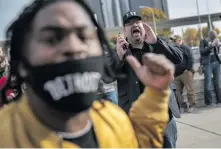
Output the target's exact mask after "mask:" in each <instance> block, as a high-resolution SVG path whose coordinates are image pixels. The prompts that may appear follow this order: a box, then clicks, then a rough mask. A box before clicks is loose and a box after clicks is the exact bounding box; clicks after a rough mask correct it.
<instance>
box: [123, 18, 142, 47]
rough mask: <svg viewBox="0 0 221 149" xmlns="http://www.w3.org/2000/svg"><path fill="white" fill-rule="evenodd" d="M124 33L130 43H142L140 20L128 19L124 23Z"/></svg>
mask: <svg viewBox="0 0 221 149" xmlns="http://www.w3.org/2000/svg"><path fill="white" fill-rule="evenodd" d="M124 33H125V36H126V37H127V38H128V40H129V42H130V43H131V42H132V43H142V42H143V41H144V36H145V30H144V27H143V22H142V20H140V19H138V18H131V19H129V20H128V21H127V22H126V23H125V27H124Z"/></svg>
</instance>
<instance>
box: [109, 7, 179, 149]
mask: <svg viewBox="0 0 221 149" xmlns="http://www.w3.org/2000/svg"><path fill="white" fill-rule="evenodd" d="M123 24H124V35H122V34H120V35H119V37H118V39H117V44H116V56H115V57H116V58H117V62H113V61H111V60H110V64H111V66H112V68H113V69H114V70H115V72H117V73H123V74H126V75H127V77H126V78H120V79H118V80H117V83H118V95H119V96H118V97H119V106H120V107H121V108H122V109H124V111H125V112H127V113H128V112H129V111H130V108H131V106H132V104H133V103H134V102H135V101H136V100H137V97H139V96H140V94H141V93H142V92H143V91H144V88H145V86H144V85H143V84H142V82H140V81H139V79H138V78H137V76H136V73H135V72H134V71H133V69H132V68H131V66H130V65H129V64H128V63H127V61H126V57H127V56H128V55H133V56H134V57H136V58H137V60H138V61H139V62H141V63H142V59H143V55H144V54H145V53H156V54H162V55H164V56H165V57H167V58H168V59H169V60H170V61H171V62H172V63H174V64H178V63H180V62H181V60H182V53H181V52H180V50H179V48H177V47H174V46H171V45H170V44H167V43H166V42H165V41H163V40H162V39H161V38H158V37H157V36H156V34H155V33H154V32H153V30H152V28H151V27H150V26H149V25H148V24H146V23H144V22H143V21H142V18H141V16H139V15H138V14H137V13H136V12H132V11H129V12H127V13H126V14H125V15H124V16H123ZM171 99H172V98H171ZM170 102H173V103H175V104H169V105H177V101H176V100H173V99H172V100H170ZM176 107H177V108H174V107H171V108H170V110H169V114H170V121H169V122H168V125H169V126H168V128H172V129H170V131H166V132H167V133H168V132H171V133H170V134H169V135H166V137H169V138H167V139H164V145H165V146H164V147H166V148H170V147H175V146H176V145H175V144H176V138H177V137H176V135H177V134H176V130H177V129H176V122H175V120H174V119H173V114H174V113H175V114H176V113H179V108H178V106H176ZM171 111H172V112H171ZM179 114H180V113H179ZM171 125H172V126H171Z"/></svg>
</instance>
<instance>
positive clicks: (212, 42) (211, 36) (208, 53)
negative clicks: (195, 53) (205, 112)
mask: <svg viewBox="0 0 221 149" xmlns="http://www.w3.org/2000/svg"><path fill="white" fill-rule="evenodd" d="M199 48H200V55H201V64H202V65H203V73H204V77H205V80H204V99H205V104H206V105H207V106H217V104H218V103H220V102H221V91H220V64H221V61H220V58H219V55H218V54H219V51H220V42H219V40H218V39H217V34H216V32H215V31H209V32H208V38H206V39H203V40H201V41H200V47H199ZM212 76H213V80H214V81H213V84H214V88H215V94H216V102H215V103H213V100H212V91H211V90H212V82H211V78H212Z"/></svg>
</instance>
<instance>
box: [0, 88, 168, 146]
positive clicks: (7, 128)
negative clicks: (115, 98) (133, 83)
mask: <svg viewBox="0 0 221 149" xmlns="http://www.w3.org/2000/svg"><path fill="white" fill-rule="evenodd" d="M168 98H169V90H168V91H165V92H159V91H156V90H154V89H151V88H148V89H147V88H146V89H145V91H144V93H143V94H142V95H141V96H140V97H139V99H138V100H137V101H136V102H135V103H134V104H133V106H132V108H131V111H130V114H129V117H130V118H129V117H128V116H127V115H126V114H125V113H124V112H123V110H121V109H120V108H119V107H118V106H116V105H113V104H112V103H110V102H108V101H105V102H104V104H102V103H101V102H100V101H96V102H94V104H93V106H92V108H91V109H90V117H91V120H92V122H93V128H94V131H95V134H96V138H97V141H98V145H99V147H100V148H138V147H142V148H151V147H157V148H160V147H162V144H163V135H164V129H165V127H166V124H167V121H168ZM0 119H1V123H0V138H1V139H0V147H1V148H79V146H77V145H75V144H73V143H71V142H68V141H63V140H62V139H60V138H59V137H58V136H56V133H55V132H54V131H52V130H51V129H50V128H48V127H46V126H45V125H43V124H42V123H41V122H40V121H39V120H38V119H37V118H36V116H35V115H34V114H33V113H32V111H31V109H30V107H29V105H28V100H27V99H26V98H25V97H23V99H21V101H20V102H19V103H12V104H10V105H9V106H8V107H6V108H4V109H2V110H1V111H0Z"/></svg>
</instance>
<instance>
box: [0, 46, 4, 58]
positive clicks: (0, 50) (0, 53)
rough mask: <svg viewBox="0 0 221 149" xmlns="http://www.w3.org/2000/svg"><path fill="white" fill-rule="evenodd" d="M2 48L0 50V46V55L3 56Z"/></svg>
mask: <svg viewBox="0 0 221 149" xmlns="http://www.w3.org/2000/svg"><path fill="white" fill-rule="evenodd" d="M3 54H4V53H3V50H2V48H1V47H0V56H3Z"/></svg>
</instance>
